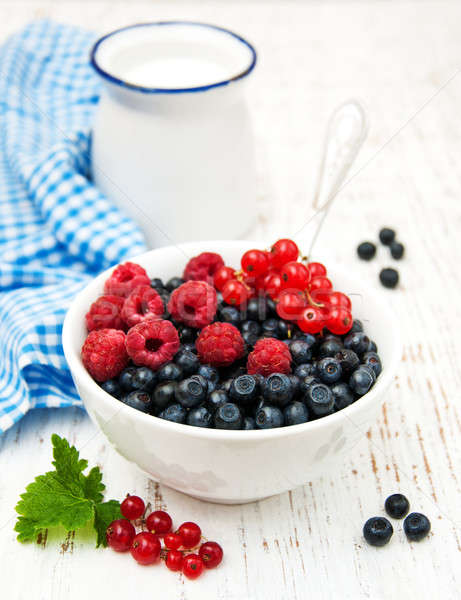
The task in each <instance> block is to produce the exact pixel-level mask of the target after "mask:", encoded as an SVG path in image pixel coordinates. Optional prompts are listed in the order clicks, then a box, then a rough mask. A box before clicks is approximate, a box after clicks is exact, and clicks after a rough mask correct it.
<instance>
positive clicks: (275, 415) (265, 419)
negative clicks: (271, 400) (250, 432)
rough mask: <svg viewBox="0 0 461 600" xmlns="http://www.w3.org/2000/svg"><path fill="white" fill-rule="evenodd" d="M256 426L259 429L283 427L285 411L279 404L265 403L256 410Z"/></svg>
mask: <svg viewBox="0 0 461 600" xmlns="http://www.w3.org/2000/svg"><path fill="white" fill-rule="evenodd" d="M255 421H256V427H257V428H258V429H272V428H274V427H282V425H283V424H284V419H283V413H282V411H281V410H280V408H277V406H271V405H270V404H264V405H263V406H262V407H261V408H259V409H258V410H257V411H256V415H255Z"/></svg>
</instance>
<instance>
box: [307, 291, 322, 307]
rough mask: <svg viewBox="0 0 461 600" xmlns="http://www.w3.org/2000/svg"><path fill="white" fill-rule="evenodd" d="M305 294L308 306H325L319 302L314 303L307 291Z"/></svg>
mask: <svg viewBox="0 0 461 600" xmlns="http://www.w3.org/2000/svg"><path fill="white" fill-rule="evenodd" d="M305 293H306V298H307V301H308V302H309V304H310V305H311V306H315V307H316V308H323V307H324V306H325V305H324V304H322V303H321V302H315V300H313V299H312V296H311V295H310V293H309V292H308V290H306V292H305Z"/></svg>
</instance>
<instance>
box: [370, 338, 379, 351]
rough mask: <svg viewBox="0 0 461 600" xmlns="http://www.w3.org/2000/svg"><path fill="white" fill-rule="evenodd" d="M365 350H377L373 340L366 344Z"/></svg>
mask: <svg viewBox="0 0 461 600" xmlns="http://www.w3.org/2000/svg"><path fill="white" fill-rule="evenodd" d="M367 352H378V346H377V345H376V343H375V342H374V341H373V340H370V343H369V344H368V348H367Z"/></svg>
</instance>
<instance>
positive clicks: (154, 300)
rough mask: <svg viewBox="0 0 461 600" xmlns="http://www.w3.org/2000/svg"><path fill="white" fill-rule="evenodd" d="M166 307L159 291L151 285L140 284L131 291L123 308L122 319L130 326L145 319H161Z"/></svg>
mask: <svg viewBox="0 0 461 600" xmlns="http://www.w3.org/2000/svg"><path fill="white" fill-rule="evenodd" d="M164 310H165V308H164V306H163V301H162V299H161V298H160V295H159V294H158V292H156V291H155V290H154V289H153V288H151V287H150V285H139V286H138V287H137V288H136V289H135V290H133V291H132V292H131V294H130V295H129V296H128V298H125V302H124V304H123V308H122V319H123V320H124V321H125V323H126V324H127V325H128V326H129V327H133V325H136V323H141V321H144V320H145V319H161V318H162V316H163V312H164Z"/></svg>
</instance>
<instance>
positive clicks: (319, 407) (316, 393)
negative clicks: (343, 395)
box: [304, 383, 335, 417]
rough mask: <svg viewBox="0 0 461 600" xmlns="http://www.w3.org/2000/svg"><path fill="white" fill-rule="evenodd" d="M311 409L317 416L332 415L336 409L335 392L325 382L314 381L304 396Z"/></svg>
mask: <svg viewBox="0 0 461 600" xmlns="http://www.w3.org/2000/svg"><path fill="white" fill-rule="evenodd" d="M304 398H305V401H306V404H307V407H308V409H309V411H310V412H311V413H312V414H313V415H315V416H316V417H324V416H326V415H330V414H331V413H332V412H333V411H334V406H335V398H334V396H333V392H332V391H331V390H330V388H329V387H328V386H327V385H325V384H324V383H312V384H311V385H310V386H309V387H308V388H307V391H306V394H305V396H304Z"/></svg>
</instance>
